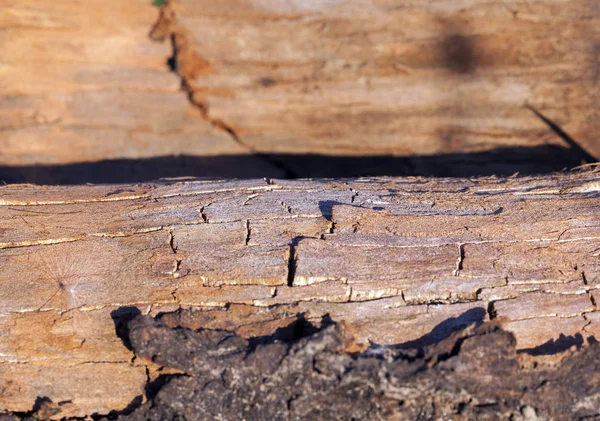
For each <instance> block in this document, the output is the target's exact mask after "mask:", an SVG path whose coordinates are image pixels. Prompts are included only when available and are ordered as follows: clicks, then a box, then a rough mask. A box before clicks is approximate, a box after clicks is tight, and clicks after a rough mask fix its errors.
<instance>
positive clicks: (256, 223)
mask: <svg viewBox="0 0 600 421" xmlns="http://www.w3.org/2000/svg"><path fill="white" fill-rule="evenodd" d="M598 186H599V175H598V172H597V171H586V172H579V173H566V174H555V175H550V176H545V177H522V178H517V177H513V178H480V179H431V178H370V179H355V180H350V179H348V180H312V181H311V180H295V181H282V180H272V179H264V180H246V181H200V180H190V181H179V182H175V181H171V182H156V183H146V184H136V185H89V186H73V187H60V186H56V187H43V186H34V185H7V186H2V187H0V197H1V201H0V221H2V223H1V225H0V262H1V265H2V269H3V270H2V272H1V274H0V410H10V411H28V410H31V408H32V406H33V404H34V402H35V400H36V398H37V397H48V398H50V399H52V401H53V402H63V405H61V410H62V412H61V414H60V416H61V417H62V416H84V415H90V414H93V413H98V414H106V413H108V412H110V411H111V410H122V409H124V408H125V407H127V405H129V404H130V403H131V402H134V401H135V400H136V399H138V400H139V399H141V397H142V396H143V395H144V387H145V386H146V384H147V382H148V381H149V380H151V379H152V378H153V376H156V375H157V373H160V371H158V372H157V371H156V370H157V368H156V367H152V366H146V363H144V362H143V361H139V360H137V359H135V358H133V354H132V352H131V351H130V350H128V348H127V347H126V346H125V345H124V343H123V342H122V341H121V339H119V337H118V336H117V334H116V328H115V325H118V323H119V322H118V321H119V320H120V317H121V316H123V315H124V314H126V313H127V312H131V311H133V309H134V308H137V309H139V311H140V312H142V313H150V314H157V313H160V312H167V311H173V310H177V309H179V308H194V309H199V310H201V311H200V312H199V313H194V314H195V316H194V317H195V319H194V320H189V321H188V324H189V326H191V327H195V328H198V327H210V328H218V329H231V330H235V331H236V332H237V333H238V334H240V335H242V336H244V337H256V336H261V335H269V334H271V333H272V332H273V331H274V330H275V329H277V328H281V327H285V326H287V325H289V324H290V323H292V322H293V321H295V320H296V317H297V315H298V314H302V315H303V317H304V318H305V319H307V320H309V321H311V322H313V323H319V321H320V320H321V318H322V317H323V316H325V315H327V314H329V315H330V317H332V318H333V319H335V320H339V321H342V320H343V321H345V322H347V323H348V324H349V325H350V326H351V327H352V329H353V331H354V334H355V335H356V338H357V341H358V342H357V343H358V346H366V345H367V344H369V343H377V344H401V346H403V347H418V346H426V345H431V344H433V343H436V342H437V341H439V340H440V339H443V338H445V337H447V336H448V334H449V333H450V332H451V331H452V330H454V329H456V328H459V327H461V326H465V325H468V324H470V323H473V322H481V321H485V320H489V319H499V320H503V323H504V327H505V328H506V329H507V330H509V331H511V332H513V333H514V334H515V335H516V338H517V348H518V349H519V350H521V352H525V354H523V355H533V356H539V355H544V354H548V353H552V352H556V351H557V349H559V348H560V346H558V345H560V344H561V343H563V342H564V341H565V340H566V341H567V342H568V341H571V342H569V344H573V345H576V346H581V345H583V346H585V345H586V343H587V341H588V340H592V339H591V338H592V337H595V338H598V337H599V336H598V335H600V312H599V311H597V307H596V303H597V301H596V300H597V299H598V298H600V297H599V296H598V294H599V292H598V291H600V290H599V289H598V288H599V287H600V211H599V209H600V188H599V187H598ZM561 341H562V342H561ZM557 344H558V345H557ZM553 345H557V346H558V348H552V347H553ZM568 346H570V345H568ZM568 346H567V348H568ZM563 349H564V347H563ZM64 402H67V403H64Z"/></svg>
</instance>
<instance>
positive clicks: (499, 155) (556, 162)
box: [0, 145, 581, 185]
mask: <svg viewBox="0 0 600 421" xmlns="http://www.w3.org/2000/svg"><path fill="white" fill-rule="evenodd" d="M263 155H265V156H267V157H269V159H270V161H276V162H280V163H281V164H282V165H283V166H285V167H286V168H289V170H290V172H291V173H293V174H294V175H295V176H297V177H299V178H345V177H348V178H351V177H362V176H411V175H420V176H433V177H475V176H488V175H498V176H508V175H512V174H514V173H517V172H518V173H520V174H522V175H525V174H528V175H529V174H545V173H551V172H555V171H561V170H564V169H568V168H572V167H575V166H577V165H579V164H580V163H581V154H580V153H578V152H577V150H575V151H574V149H570V148H566V147H561V146H555V145H544V146H537V147H511V148H499V149H495V150H492V151H487V152H477V153H452V154H441V155H421V156H390V155H371V156H360V157H356V156H329V155H316V154H306V155H292V154H263ZM186 176H189V177H199V178H262V177H269V178H285V177H286V174H284V173H282V171H281V169H279V168H276V167H274V166H273V165H270V164H269V162H267V161H264V160H260V159H257V155H221V156H211V157H206V156H188V155H182V156H163V157H155V158H146V159H139V160H136V159H115V160H106V161H99V162H86V163H75V164H64V165H32V166H0V181H2V182H5V183H34V184H50V185H52V184H84V183H98V184H99V183H137V182H143V181H151V180H158V179H160V178H167V177H186Z"/></svg>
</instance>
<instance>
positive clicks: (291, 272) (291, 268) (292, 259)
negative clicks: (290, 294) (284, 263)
mask: <svg viewBox="0 0 600 421" xmlns="http://www.w3.org/2000/svg"><path fill="white" fill-rule="evenodd" d="M304 238H305V237H304V236H298V237H294V238H293V239H292V241H291V242H290V250H289V256H288V271H287V286H288V287H292V286H294V277H295V276H296V263H297V259H298V256H297V253H296V247H297V246H298V244H299V243H300V241H301V240H303V239H304Z"/></svg>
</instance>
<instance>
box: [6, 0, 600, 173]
mask: <svg viewBox="0 0 600 421" xmlns="http://www.w3.org/2000/svg"><path fill="white" fill-rule="evenodd" d="M5 3H8V4H3V6H2V10H0V25H2V29H3V31H2V33H1V34H0V49H1V51H2V57H0V86H1V88H0V161H1V163H2V167H0V180H4V181H6V182H34V183H37V184H56V183H63V184H65V183H66V184H82V183H85V182H136V181H145V180H151V179H158V178H160V177H168V176H181V175H195V176H218V177H245V178H248V177H264V176H268V177H278V178H282V177H286V176H290V175H291V176H293V175H296V176H302V177H316V176H321V177H323V176H328V177H329V176H332V177H342V176H359V175H442V176H448V175H450V176H475V175H487V174H504V175H511V174H513V173H514V172H516V171H520V172H521V173H534V172H548V171H557V170H558V171H559V170H562V169H563V168H565V167H572V166H575V165H578V164H580V163H581V161H582V160H584V161H588V162H590V161H592V160H593V157H592V156H596V157H598V156H600V143H599V142H597V139H598V136H599V135H600V126H599V124H600V123H599V122H600V114H599V110H600V102H599V101H600V97H599V94H598V92H600V90H599V89H598V83H599V82H598V81H599V80H600V77H599V73H598V72H599V71H598V69H599V68H600V65H599V63H600V61H599V60H600V59H599V57H600V29H599V28H600V8H599V6H598V2H597V1H596V0H544V1H527V2H524V1H521V0H511V1H492V2H490V1H484V0H468V1H460V2H457V1H455V0H442V1H438V0H436V1H412V0H411V1H409V0H397V1H390V0H369V1H364V0H344V1H338V0H319V1H314V0H313V1H310V2H304V1H298V0H294V1H279V0H277V1H271V0H226V1H218V2H215V1H212V0H203V1H197V0H169V1H167V2H166V5H165V6H164V7H163V8H162V9H161V10H160V13H159V9H157V8H155V7H152V6H151V0H132V1H127V2H118V3H114V4H107V2H106V0H89V1H85V2H73V1H68V0H55V1H52V2H48V1H46V0H21V1H18V2H15V1H12V2H11V1H9V2H6V1H5ZM149 34H150V37H151V38H153V39H154V40H157V41H159V40H161V39H164V40H166V41H165V42H162V43H160V42H152V40H151V39H150V37H149ZM536 113H538V114H536ZM580 147H581V148H580ZM582 148H583V149H582ZM586 151H587V153H586ZM181 155H185V156H181ZM217 155H218V156H219V157H218V158H216V156H217ZM139 159H142V161H137V160H139Z"/></svg>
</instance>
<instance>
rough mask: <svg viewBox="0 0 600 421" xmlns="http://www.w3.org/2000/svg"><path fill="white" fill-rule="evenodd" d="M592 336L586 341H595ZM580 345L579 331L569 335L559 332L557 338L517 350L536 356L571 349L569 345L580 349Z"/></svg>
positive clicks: (581, 343)
mask: <svg viewBox="0 0 600 421" xmlns="http://www.w3.org/2000/svg"><path fill="white" fill-rule="evenodd" d="M592 338H593V337H591V338H589V339H588V342H590V343H592V342H593V341H595V338H593V339H592ZM582 346H583V336H581V334H580V333H578V334H576V335H570V336H565V335H563V334H562V333H561V334H560V335H559V337H558V338H557V339H551V340H549V341H548V342H545V343H543V344H541V345H538V346H536V347H535V348H527V349H520V350H519V351H517V352H518V353H523V354H529V355H532V356H534V357H537V356H540V355H553V354H558V353H561V352H564V351H567V350H569V349H571V347H575V348H576V349H580V348H581V347H582Z"/></svg>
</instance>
